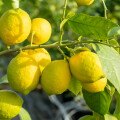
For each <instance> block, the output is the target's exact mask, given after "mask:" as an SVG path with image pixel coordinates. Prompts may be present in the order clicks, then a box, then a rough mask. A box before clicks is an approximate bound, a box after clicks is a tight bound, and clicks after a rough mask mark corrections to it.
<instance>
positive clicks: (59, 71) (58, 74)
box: [41, 60, 71, 95]
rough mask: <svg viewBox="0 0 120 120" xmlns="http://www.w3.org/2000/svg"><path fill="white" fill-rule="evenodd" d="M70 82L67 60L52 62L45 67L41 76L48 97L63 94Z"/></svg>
mask: <svg viewBox="0 0 120 120" xmlns="http://www.w3.org/2000/svg"><path fill="white" fill-rule="evenodd" d="M70 81H71V73H70V70H69V64H68V63H67V61H65V60H56V61H52V62H51V63H50V64H49V65H47V66H46V67H45V69H44V70H43V72H42V76H41V85H42V88H43V89H44V90H45V92H46V93H47V95H53V94H62V93H63V92H64V91H65V90H66V89H67V88H68V86H69V84H70Z"/></svg>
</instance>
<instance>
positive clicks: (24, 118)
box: [19, 108, 32, 120]
mask: <svg viewBox="0 0 120 120" xmlns="http://www.w3.org/2000/svg"><path fill="white" fill-rule="evenodd" d="M19 117H20V120H32V119H31V117H30V115H29V113H28V112H27V111H26V110H25V109H24V108H21V110H20V113H19Z"/></svg>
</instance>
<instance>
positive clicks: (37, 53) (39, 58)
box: [20, 48, 51, 72]
mask: <svg viewBox="0 0 120 120" xmlns="http://www.w3.org/2000/svg"><path fill="white" fill-rule="evenodd" d="M20 54H26V55H28V56H29V57H32V58H33V59H34V60H35V61H36V62H37V63H38V65H39V67H40V71H41V72H42V71H43V69H44V68H45V67H46V66H47V65H48V64H49V63H50V62H51V57H50V55H49V53H48V52H47V50H46V49H44V48H37V49H34V50H32V49H29V50H24V51H22V52H21V53H20Z"/></svg>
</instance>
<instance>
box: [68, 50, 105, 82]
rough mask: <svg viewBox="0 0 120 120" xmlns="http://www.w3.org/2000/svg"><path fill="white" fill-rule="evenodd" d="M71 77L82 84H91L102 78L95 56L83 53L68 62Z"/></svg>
mask: <svg viewBox="0 0 120 120" xmlns="http://www.w3.org/2000/svg"><path fill="white" fill-rule="evenodd" d="M69 64H70V69H71V72H72V74H73V76H74V77H75V78H76V79H78V80H80V81H81V82H83V83H92V82H95V81H97V80H99V79H100V78H102V77H104V73H103V71H102V66H101V63H100V60H99V57H98V56H97V54H95V53H93V52H90V51H83V52H80V53H77V54H75V55H74V56H72V57H71V58H70V60H69Z"/></svg>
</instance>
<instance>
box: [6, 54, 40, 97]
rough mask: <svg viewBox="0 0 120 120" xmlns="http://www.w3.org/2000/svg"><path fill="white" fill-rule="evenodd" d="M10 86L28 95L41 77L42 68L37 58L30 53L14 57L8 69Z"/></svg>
mask: <svg viewBox="0 0 120 120" xmlns="http://www.w3.org/2000/svg"><path fill="white" fill-rule="evenodd" d="M7 77H8V81H9V84H10V86H11V87H12V88H13V89H14V90H15V91H17V92H20V93H22V94H24V95H27V94H28V93H29V92H30V91H32V90H33V89H35V88H36V86H37V85H38V82H39V78H40V69H39V66H38V64H37V62H36V61H35V60H33V59H32V58H31V57H29V56H28V55H23V54H21V55H18V56H16V57H15V58H13V59H12V60H11V61H10V63H9V65H8V69H7Z"/></svg>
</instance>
